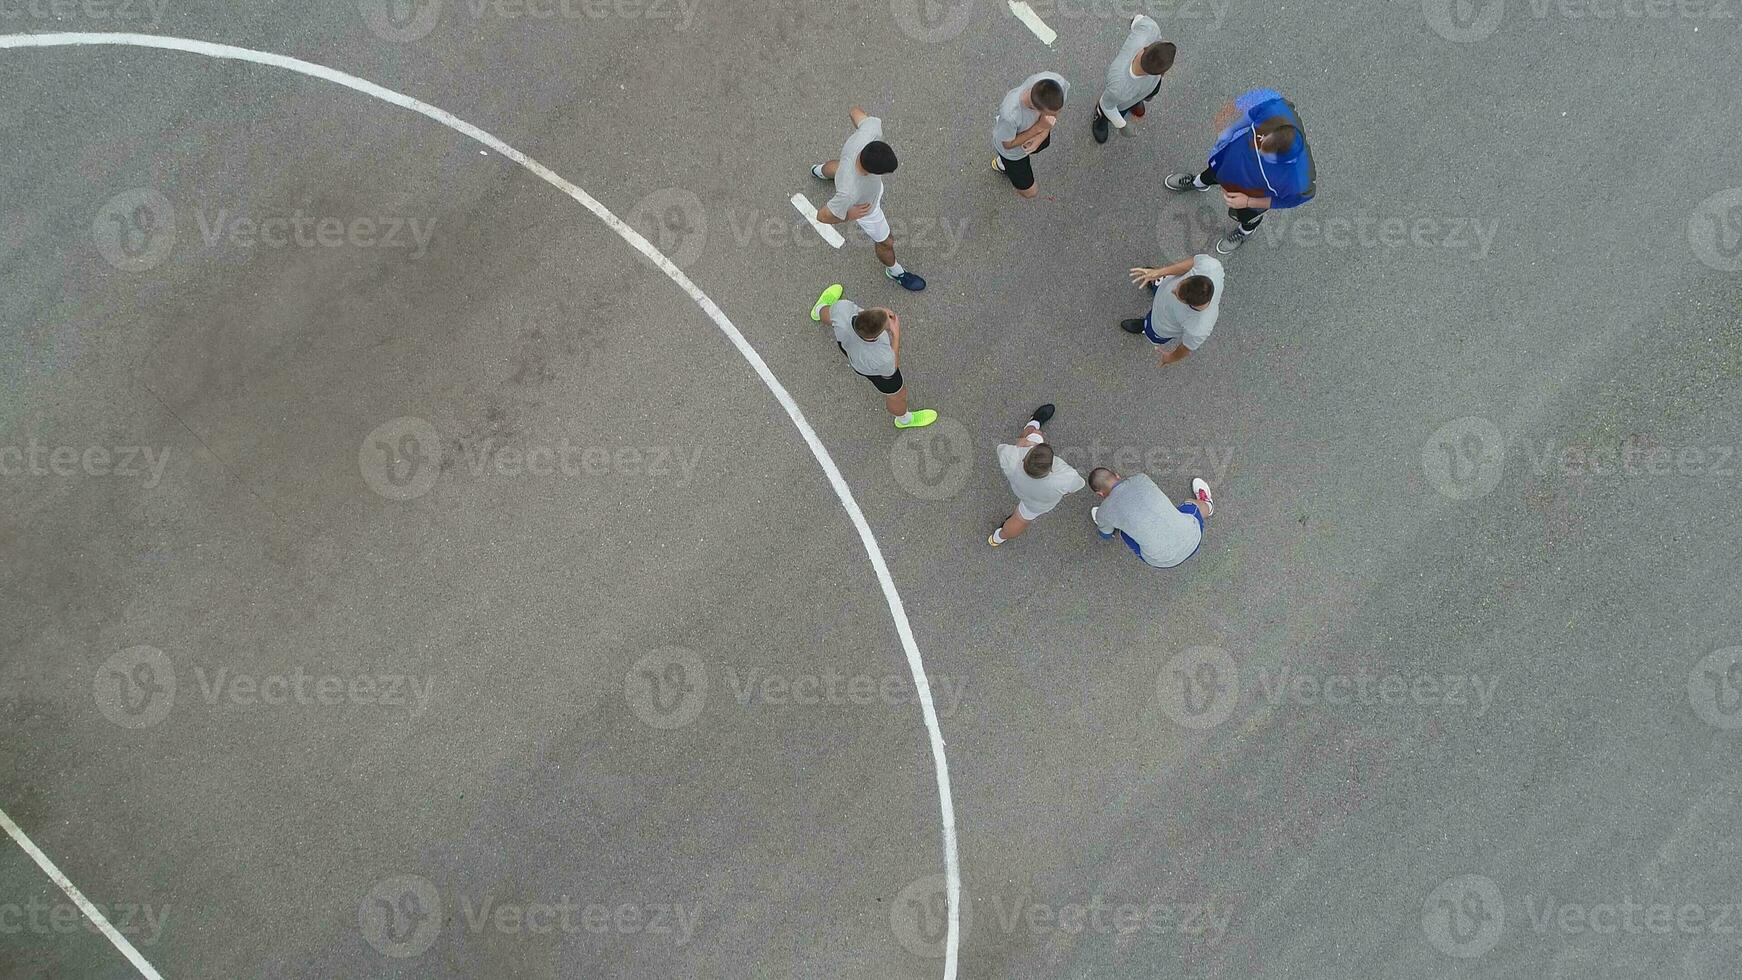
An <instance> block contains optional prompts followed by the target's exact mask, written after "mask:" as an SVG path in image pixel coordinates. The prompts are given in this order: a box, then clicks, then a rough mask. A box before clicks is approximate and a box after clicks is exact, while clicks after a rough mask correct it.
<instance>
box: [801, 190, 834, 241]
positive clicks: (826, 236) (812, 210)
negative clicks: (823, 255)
mask: <svg viewBox="0 0 1742 980" xmlns="http://www.w3.org/2000/svg"><path fill="white" fill-rule="evenodd" d="M792 206H793V207H795V208H798V213H799V214H802V215H804V220H806V221H808V222H810V223H811V227H812V228H815V229H816V230H817V234H819V235H821V236H823V241H825V242H828V243H829V244H830V245H833V246H835V247H836V248H840V247H841V246H842V245H845V244H847V240H846V239H845V238H842V237H841V233H840V232H838V231H836V230H835V229H833V228H830V227H829V226H828V225H825V224H823V223H822V222H821V221H818V220H817V209H816V207H815V206H814V205H812V204H811V202H810V199H809V198H806V197H805V196H804V195H803V194H794V195H793V196H792Z"/></svg>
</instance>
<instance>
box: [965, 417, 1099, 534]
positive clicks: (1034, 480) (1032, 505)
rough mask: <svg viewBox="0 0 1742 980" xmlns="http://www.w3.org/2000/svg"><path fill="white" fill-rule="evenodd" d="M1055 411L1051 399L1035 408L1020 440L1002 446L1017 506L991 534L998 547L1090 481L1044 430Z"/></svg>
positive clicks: (1001, 464)
mask: <svg viewBox="0 0 1742 980" xmlns="http://www.w3.org/2000/svg"><path fill="white" fill-rule="evenodd" d="M1053 411H1054V408H1053V406H1052V403H1050V402H1049V403H1047V404H1045V405H1042V406H1040V407H1039V408H1037V409H1035V410H1034V417H1033V418H1031V419H1029V420H1028V424H1027V425H1026V426H1024V427H1023V429H1022V436H1021V437H1020V438H1018V439H1017V440H1016V444H1015V445H1014V446H1012V445H1000V446H999V447H998V468H999V469H1000V470H1003V471H1004V478H1005V479H1007V480H1009V481H1010V490H1011V492H1012V493H1014V494H1016V510H1014V511H1012V512H1011V514H1010V516H1009V517H1006V518H1005V519H1004V523H1003V524H1001V525H999V526H998V527H997V528H994V529H993V531H992V533H991V534H990V535H989V536H987V538H986V543H987V544H989V545H991V546H992V547H994V548H996V547H998V546H999V545H1001V544H1003V543H1004V542H1006V541H1009V540H1010V539H1011V538H1014V537H1016V536H1017V535H1019V534H1021V533H1022V532H1023V531H1026V530H1028V525H1029V523H1030V522H1032V521H1033V520H1035V519H1036V518H1038V517H1040V515H1042V514H1045V513H1047V512H1048V511H1051V510H1052V509H1053V508H1054V507H1057V506H1058V504H1059V501H1061V500H1063V499H1065V495H1066V494H1070V493H1076V492H1077V491H1078V490H1081V489H1083V487H1084V486H1086V485H1087V484H1085V483H1084V482H1083V477H1082V475H1081V474H1079V473H1078V472H1077V471H1076V470H1075V469H1073V468H1072V467H1071V464H1069V463H1067V462H1065V461H1064V460H1062V459H1059V458H1058V456H1056V455H1054V453H1053V451H1052V447H1051V446H1049V445H1047V442H1046V437H1045V436H1044V435H1042V434H1041V431H1040V427H1041V426H1043V425H1045V424H1046V423H1047V421H1048V420H1049V419H1051V418H1052V415H1053Z"/></svg>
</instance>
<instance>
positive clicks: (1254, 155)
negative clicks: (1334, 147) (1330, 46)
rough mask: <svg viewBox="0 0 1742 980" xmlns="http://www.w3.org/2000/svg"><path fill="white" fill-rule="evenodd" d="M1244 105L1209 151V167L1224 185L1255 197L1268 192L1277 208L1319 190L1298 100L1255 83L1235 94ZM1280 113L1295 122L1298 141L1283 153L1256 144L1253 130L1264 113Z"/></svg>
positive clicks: (1236, 104) (1310, 196)
mask: <svg viewBox="0 0 1742 980" xmlns="http://www.w3.org/2000/svg"><path fill="white" fill-rule="evenodd" d="M1234 108H1236V109H1238V110H1240V118H1238V119H1236V120H1235V121H1234V122H1233V123H1232V124H1231V125H1230V126H1229V127H1228V128H1227V129H1224V130H1222V135H1221V136H1220V137H1218V138H1217V139H1216V148H1215V149H1213V150H1211V151H1210V170H1211V172H1213V173H1214V174H1215V175H1216V180H1217V182H1219V183H1220V184H1221V185H1222V186H1223V187H1226V188H1229V189H1231V190H1238V191H1243V192H1245V193H1247V194H1252V195H1254V196H1257V197H1268V198H1270V206H1271V207H1273V208H1294V207H1299V206H1301V205H1302V204H1305V203H1306V202H1308V201H1310V200H1312V199H1313V195H1314V194H1316V193H1318V187H1317V186H1316V182H1317V179H1318V175H1317V172H1316V171H1315V169H1314V167H1313V152H1312V149H1311V148H1310V147H1308V146H1307V141H1306V127H1305V126H1303V125H1301V121H1300V116H1299V115H1298V114H1296V113H1295V111H1294V106H1293V105H1291V104H1290V103H1289V101H1288V100H1287V99H1285V98H1283V97H1282V93H1281V92H1278V91H1276V90H1275V89H1268V88H1257V89H1253V90H1252V91H1250V92H1247V93H1246V94H1245V95H1242V96H1240V97H1239V98H1238V99H1235V100H1234ZM1276 116H1281V117H1283V118H1284V119H1287V120H1288V121H1289V122H1290V123H1292V124H1293V125H1294V128H1295V130H1296V135H1295V138H1294V146H1292V147H1289V149H1288V151H1287V152H1285V153H1281V154H1277V155H1272V154H1269V153H1260V152H1259V151H1258V148H1257V147H1255V146H1253V145H1252V131H1253V129H1254V128H1256V127H1257V126H1259V125H1262V124H1263V123H1264V121H1265V120H1266V119H1271V118H1274V117H1276Z"/></svg>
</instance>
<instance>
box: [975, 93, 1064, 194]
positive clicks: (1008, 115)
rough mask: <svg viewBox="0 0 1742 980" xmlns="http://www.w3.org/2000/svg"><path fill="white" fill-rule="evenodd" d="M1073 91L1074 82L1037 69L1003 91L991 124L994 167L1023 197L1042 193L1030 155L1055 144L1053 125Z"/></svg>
mask: <svg viewBox="0 0 1742 980" xmlns="http://www.w3.org/2000/svg"><path fill="white" fill-rule="evenodd" d="M1070 90H1071V83H1070V82H1067V81H1065V79H1064V76H1062V75H1060V74H1058V73H1057V72H1050V71H1043V72H1036V73H1035V74H1033V75H1030V76H1028V77H1027V78H1025V79H1023V80H1022V84H1021V85H1018V86H1016V87H1015V88H1013V89H1011V90H1010V91H1008V92H1006V93H1004V101H1003V102H1001V103H999V105H998V121H997V122H995V123H994V124H993V126H992V148H993V149H994V150H996V151H997V154H998V155H997V156H995V157H993V158H992V167H993V169H995V170H997V171H998V172H999V173H1001V174H1003V175H1004V176H1006V177H1008V178H1010V186H1012V187H1014V188H1016V193H1017V194H1018V195H1019V196H1021V197H1033V196H1035V195H1036V194H1038V193H1040V191H1039V190H1038V189H1037V188H1036V187H1035V186H1034V164H1033V163H1032V162H1031V161H1030V160H1029V157H1030V156H1032V155H1033V154H1036V153H1039V152H1040V151H1042V150H1044V149H1046V148H1047V147H1049V146H1051V145H1052V128H1053V126H1054V125H1056V124H1057V123H1058V121H1059V112H1060V111H1062V110H1063V109H1064V107H1065V96H1066V95H1068V94H1069V93H1070Z"/></svg>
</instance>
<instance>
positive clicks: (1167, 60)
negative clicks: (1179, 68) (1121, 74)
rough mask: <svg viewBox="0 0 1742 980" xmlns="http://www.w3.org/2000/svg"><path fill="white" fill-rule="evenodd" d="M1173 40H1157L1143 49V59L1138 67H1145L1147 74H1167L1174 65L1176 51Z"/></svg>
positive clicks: (1144, 70) (1144, 71)
mask: <svg viewBox="0 0 1742 980" xmlns="http://www.w3.org/2000/svg"><path fill="white" fill-rule="evenodd" d="M1175 50H1176V49H1175V48H1174V46H1173V42H1172V41H1157V42H1155V43H1154V44H1151V45H1150V46H1149V47H1147V48H1144V49H1143V57H1142V60H1140V61H1138V63H1137V67H1139V68H1142V69H1143V73H1144V74H1145V75H1165V74H1167V70H1168V69H1169V68H1172V67H1173V56H1174V52H1175Z"/></svg>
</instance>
